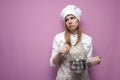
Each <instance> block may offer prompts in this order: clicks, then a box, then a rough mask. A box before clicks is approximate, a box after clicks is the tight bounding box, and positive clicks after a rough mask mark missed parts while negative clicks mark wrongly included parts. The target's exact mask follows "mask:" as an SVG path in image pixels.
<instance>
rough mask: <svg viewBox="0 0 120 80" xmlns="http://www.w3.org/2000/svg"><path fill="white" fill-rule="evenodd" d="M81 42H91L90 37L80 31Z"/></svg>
mask: <svg viewBox="0 0 120 80" xmlns="http://www.w3.org/2000/svg"><path fill="white" fill-rule="evenodd" d="M82 42H83V43H86V44H91V43H92V37H91V36H89V35H87V34H85V33H82Z"/></svg>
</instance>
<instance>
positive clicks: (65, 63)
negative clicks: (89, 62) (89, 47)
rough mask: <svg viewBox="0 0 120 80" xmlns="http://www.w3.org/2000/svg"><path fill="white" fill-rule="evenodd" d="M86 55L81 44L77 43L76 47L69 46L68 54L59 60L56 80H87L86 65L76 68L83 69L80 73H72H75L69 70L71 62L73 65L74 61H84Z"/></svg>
mask: <svg viewBox="0 0 120 80" xmlns="http://www.w3.org/2000/svg"><path fill="white" fill-rule="evenodd" d="M86 54H87V53H86V50H85V48H84V46H83V44H82V43H79V44H77V45H76V46H71V48H70V51H69V53H68V54H67V55H65V56H63V57H62V59H61V63H60V67H59V69H58V72H57V77H56V80H89V75H88V70H87V66H86V65H84V66H83V65H82V66H78V68H85V69H84V70H83V71H81V72H80V71H79V70H78V71H79V72H78V73H74V72H76V71H74V70H72V69H71V61H72V63H73V62H74V61H77V62H79V61H80V60H84V59H85V58H86ZM74 63H75V62H74Z"/></svg>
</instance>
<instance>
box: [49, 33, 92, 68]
mask: <svg viewBox="0 0 120 80" xmlns="http://www.w3.org/2000/svg"><path fill="white" fill-rule="evenodd" d="M64 33H65V32H61V33H59V34H57V35H56V36H55V37H54V40H53V46H52V54H51V58H50V66H56V65H55V64H54V63H53V61H52V59H53V58H54V57H55V55H56V54H58V52H59V49H60V48H61V46H62V45H63V44H64V43H65V39H64ZM76 40H77V35H71V42H73V43H72V44H75V42H76ZM81 40H82V41H81V42H82V43H83V45H84V47H85V49H86V51H87V57H92V56H93V54H92V38H91V37H90V36H88V35H86V34H82V38H81Z"/></svg>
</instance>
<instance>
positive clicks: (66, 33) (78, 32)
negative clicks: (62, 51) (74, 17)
mask: <svg viewBox="0 0 120 80" xmlns="http://www.w3.org/2000/svg"><path fill="white" fill-rule="evenodd" d="M64 27H65V35H64V38H65V41H66V43H67V44H68V45H69V46H70V47H71V46H72V44H71V38H70V32H69V30H68V28H67V25H66V24H65V23H64ZM77 34H78V35H77V41H76V43H75V45H74V46H76V45H77V44H78V43H79V42H80V41H81V35H82V30H81V29H80V23H79V26H78V27H77Z"/></svg>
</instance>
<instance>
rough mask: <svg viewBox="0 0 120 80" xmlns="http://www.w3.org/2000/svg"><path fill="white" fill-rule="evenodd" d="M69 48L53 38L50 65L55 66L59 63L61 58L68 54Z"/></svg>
mask: <svg viewBox="0 0 120 80" xmlns="http://www.w3.org/2000/svg"><path fill="white" fill-rule="evenodd" d="M69 49H70V47H69V46H68V45H67V44H63V42H62V43H61V42H59V41H58V40H57V38H56V37H55V38H54V41H53V49H52V55H51V58H50V65H51V66H56V65H58V64H59V63H60V61H61V57H62V56H63V55H65V54H67V53H68V52H69Z"/></svg>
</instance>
